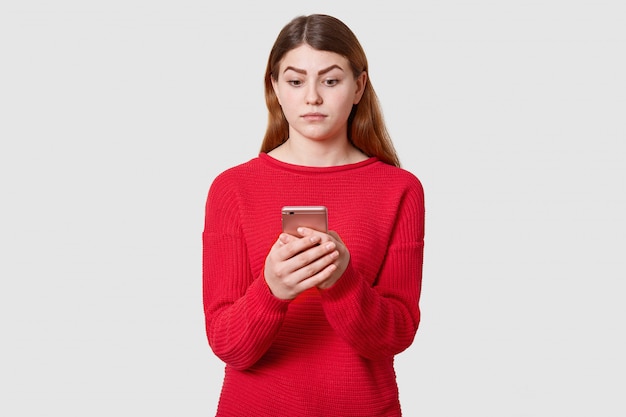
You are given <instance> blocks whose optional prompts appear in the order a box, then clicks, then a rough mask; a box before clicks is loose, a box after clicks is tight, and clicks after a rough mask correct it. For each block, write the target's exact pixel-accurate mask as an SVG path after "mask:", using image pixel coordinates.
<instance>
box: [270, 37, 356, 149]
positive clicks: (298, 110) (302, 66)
mask: <svg viewBox="0 0 626 417" xmlns="http://www.w3.org/2000/svg"><path fill="white" fill-rule="evenodd" d="M366 81H367V75H366V73H365V72H363V73H362V74H360V75H359V77H357V78H355V77H354V75H353V73H352V69H351V67H350V63H349V61H348V60H347V59H346V58H344V57H343V56H341V55H339V54H336V53H334V52H328V51H319V50H317V49H313V48H312V47H310V46H309V45H306V44H303V45H301V46H299V47H297V48H295V49H292V50H291V51H289V52H288V53H287V54H285V56H284V57H283V60H282V61H281V63H280V67H279V70H278V79H277V80H273V87H274V92H275V93H276V96H277V97H278V102H279V103H280V105H281V107H282V110H283V113H284V115H285V118H286V119H287V122H288V123H289V137H290V139H296V138H297V139H307V140H315V141H328V142H329V143H334V142H337V141H347V139H348V116H349V115H350V112H351V110H352V106H353V105H355V104H357V103H358V102H359V100H361V97H362V95H363V90H364V88H365V83H366Z"/></svg>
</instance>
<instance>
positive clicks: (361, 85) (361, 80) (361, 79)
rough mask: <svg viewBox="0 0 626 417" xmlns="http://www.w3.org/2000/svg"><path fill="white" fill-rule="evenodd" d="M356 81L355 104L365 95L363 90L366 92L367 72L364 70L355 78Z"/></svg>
mask: <svg viewBox="0 0 626 417" xmlns="http://www.w3.org/2000/svg"><path fill="white" fill-rule="evenodd" d="M355 82H356V91H355V93H354V102H353V104H359V101H361V97H363V92H365V85H366V84H367V72H365V71H363V72H362V73H361V74H359V76H358V77H357V78H356V80H355Z"/></svg>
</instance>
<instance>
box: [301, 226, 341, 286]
mask: <svg viewBox="0 0 626 417" xmlns="http://www.w3.org/2000/svg"><path fill="white" fill-rule="evenodd" d="M298 233H300V235H302V236H303V237H307V236H312V235H314V234H319V233H320V232H317V231H315V230H312V229H308V228H306V227H301V228H299V229H298ZM326 236H327V237H328V239H323V240H324V241H327V240H330V241H332V242H334V243H335V246H336V250H337V252H339V256H338V257H337V259H335V262H333V264H334V265H335V266H336V267H337V269H335V271H334V272H333V273H332V274H331V275H330V276H329V277H328V278H326V279H325V280H324V281H322V282H321V283H320V284H318V285H317V287H318V288H319V289H322V290H325V289H328V288H330V287H332V286H333V285H334V284H335V283H336V282H337V281H339V278H341V276H342V275H343V273H344V272H345V270H346V268H347V267H348V263H349V262H350V252H349V251H348V248H347V247H346V245H345V244H344V243H343V241H342V240H341V238H340V237H339V235H338V234H337V232H335V231H333V230H330V231H328V233H326Z"/></svg>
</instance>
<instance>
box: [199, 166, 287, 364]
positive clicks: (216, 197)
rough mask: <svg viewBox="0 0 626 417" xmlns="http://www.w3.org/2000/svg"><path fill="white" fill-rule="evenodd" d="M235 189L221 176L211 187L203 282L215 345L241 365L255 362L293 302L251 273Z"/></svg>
mask: <svg viewBox="0 0 626 417" xmlns="http://www.w3.org/2000/svg"><path fill="white" fill-rule="evenodd" d="M234 188H235V187H232V186H230V187H229V186H228V185H225V184H223V180H222V179H221V178H219V177H218V178H217V179H216V180H215V181H214V183H213V184H212V186H211V189H210V190H209V195H208V198H207V204H206V212H205V213H206V215H205V228H204V232H203V233H202V246H203V250H202V283H203V303H204V313H205V321H206V333H207V338H208V341H209V344H210V346H211V349H212V350H213V352H214V353H215V355H216V356H218V357H219V358H220V359H221V360H222V361H224V362H225V363H226V364H228V365H230V366H232V367H233V368H236V369H246V368H248V367H250V366H252V365H253V364H254V363H255V362H256V361H257V360H258V359H259V358H260V357H261V356H263V354H264V353H265V352H266V351H267V349H268V348H269V347H270V345H271V344H272V342H273V340H274V338H275V337H276V334H277V333H278V331H279V330H280V327H281V325H282V322H283V319H284V317H285V314H286V311H287V306H288V303H287V302H285V301H282V300H279V299H277V298H276V297H274V296H273V295H272V294H271V292H270V291H269V288H267V285H266V283H265V279H264V278H263V277H262V276H261V277H256V278H257V279H254V278H255V277H253V276H252V272H251V270H250V264H249V260H248V254H247V250H246V245H245V240H244V239H243V235H242V233H241V224H240V220H239V214H238V204H237V196H236V193H235V192H234V191H232V190H233V189H234Z"/></svg>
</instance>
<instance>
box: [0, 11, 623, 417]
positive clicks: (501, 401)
mask: <svg viewBox="0 0 626 417" xmlns="http://www.w3.org/2000/svg"><path fill="white" fill-rule="evenodd" d="M620 3H621V2H620V1H619V0H614V1H590V0H586V1H580V0H574V1H558V0H543V1H539V0H530V1H528V0H527V1H522V0H516V1H493V0H491V1H489V0H478V1H473V2H465V1H460V0H456V1H421V2H407V1H395V0H388V1H384V2H374V1H360V2H346V3H345V4H344V3H342V2H337V1H318V2H315V3H314V4H311V5H302V6H296V3H295V2H287V1H276V2H257V1H252V0H249V1H229V2H206V1H204V2H201V1H196V0H179V1H176V2H174V1H171V0H170V1H167V0H162V1H147V0H125V1H120V0H114V1H107V2H105V1H92V2H80V1H70V0H61V1H57V2H45V1H8V2H6V1H5V2H3V3H2V5H1V6H0V61H1V64H0V139H1V145H0V185H1V192H2V204H1V205H0V214H1V216H0V228H1V229H0V244H1V246H0V250H1V252H0V257H1V262H0V274H1V281H0V285H1V287H0V325H1V327H0V329H1V332H2V343H1V344H0V350H1V354H0V383H1V385H2V386H1V387H0V388H1V389H0V396H1V399H0V414H2V415H4V416H20V417H21V416H42V415H53V414H54V415H63V416H67V417H70V416H80V417H83V416H113V415H115V416H148V415H150V416H210V415H213V413H214V411H215V406H216V403H217V399H218V395H219V389H220V385H221V378H222V371H223V364H222V363H221V362H220V361H219V360H217V359H216V358H215V357H214V356H213V354H212V352H211V351H210V349H209V347H208V344H207V342H206V337H205V334H204V321H203V312H202V299H201V231H202V227H203V220H204V219H203V214H204V213H203V212H204V202H205V198H206V192H207V191H208V187H209V185H210V183H211V181H212V179H213V178H214V176H215V175H217V174H218V173H219V172H221V171H222V170H223V169H225V168H228V167H230V166H232V165H234V164H238V163H241V162H244V161H247V160H248V159H250V158H252V157H254V156H255V155H256V154H257V152H258V149H259V147H260V143H261V139H262V135H263V132H264V129H265V121H266V109H265V103H264V98H263V83H262V78H263V72H264V69H265V63H266V59H267V55H268V53H269V50H270V48H271V45H272V43H273V42H274V39H275V37H276V35H277V34H278V31H279V30H280V29H281V28H282V27H283V25H285V24H286V23H287V22H288V21H289V20H290V19H291V18H293V17H295V16H296V15H300V14H308V13H328V14H332V15H335V16H336V17H339V18H340V19H342V20H343V21H344V22H346V23H347V24H348V25H349V26H350V27H351V28H352V29H353V31H354V32H355V33H356V35H357V36H358V37H359V39H360V40H361V42H362V44H363V47H364V49H365V51H366V53H367V54H368V58H369V62H370V78H371V81H372V83H373V85H374V87H375V89H376V91H377V93H378V95H379V96H380V99H381V101H382V105H383V110H384V112H385V116H386V119H387V123H388V125H389V129H390V131H391V133H392V136H393V138H394V140H395V144H396V146H397V148H398V150H399V152H400V156H401V159H402V162H403V165H404V167H405V168H406V169H408V170H410V171H412V172H413V173H415V174H416V175H417V176H418V177H419V178H420V179H421V180H422V182H423V184H424V187H425V192H426V205H427V226H426V249H425V263H424V282H423V293H422V302H421V307H422V324H421V328H420V330H419V331H418V334H417V337H416V339H415V342H414V344H413V346H412V347H410V348H409V349H408V350H407V351H405V352H403V353H401V354H400V355H398V357H397V361H396V363H397V373H398V381H399V387H400V395H401V402H402V404H403V408H404V413H405V415H407V416H428V417H450V416H480V417H488V416H489V417H502V416H507V417H509V416H516V417H517V416H532V417H535V416H541V417H554V416H568V417H571V416H581V417H583V416H603V417H608V416H623V415H625V414H626V404H625V400H624V392H625V391H626V380H625V377H624V375H626V360H625V359H624V352H625V351H626V341H625V334H624V333H625V332H624V328H625V319H626V308H625V303H624V301H623V299H624V294H625V292H624V290H625V289H626V285H625V283H624V282H625V278H626V262H625V258H626V257H625V256H624V251H625V249H626V220H625V218H624V216H625V215H624V213H626V151H625V147H626V123H625V120H626V117H625V116H626V81H625V77H624V74H626V62H625V54H624V51H626V30H625V28H626V18H625V15H624V12H623V11H622V10H621V9H620V8H619V7H618V6H619V5H620ZM302 4H305V3H302ZM296 417H297V416H296Z"/></svg>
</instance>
